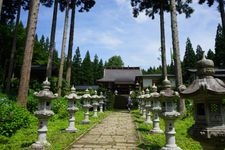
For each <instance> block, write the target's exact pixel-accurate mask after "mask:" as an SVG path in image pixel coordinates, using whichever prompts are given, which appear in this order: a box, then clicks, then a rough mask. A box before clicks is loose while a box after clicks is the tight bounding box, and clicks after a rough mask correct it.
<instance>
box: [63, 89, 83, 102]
mask: <svg viewBox="0 0 225 150" xmlns="http://www.w3.org/2000/svg"><path fill="white" fill-rule="evenodd" d="M65 98H67V99H68V100H79V99H81V96H78V95H77V94H76V89H75V87H74V86H72V88H71V93H70V94H69V95H66V96H65Z"/></svg>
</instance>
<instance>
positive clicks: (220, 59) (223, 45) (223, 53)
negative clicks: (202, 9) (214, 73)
mask: <svg viewBox="0 0 225 150" xmlns="http://www.w3.org/2000/svg"><path fill="white" fill-rule="evenodd" d="M224 37H225V36H224V35H223V29H222V27H221V25H220V24H219V25H218V26H217V32H216V39H215V60H214V63H215V66H216V67H224V66H225V59H224V58H225V42H224V41H225V39H224Z"/></svg>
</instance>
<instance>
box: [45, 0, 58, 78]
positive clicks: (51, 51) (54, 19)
mask: <svg viewBox="0 0 225 150" xmlns="http://www.w3.org/2000/svg"><path fill="white" fill-rule="evenodd" d="M57 13H58V0H55V2H54V10H53V16H52V28H51V38H50V47H49V54H48V64H47V69H46V76H47V77H48V78H51V76H52V61H53V54H54V49H55V31H56V22H57Z"/></svg>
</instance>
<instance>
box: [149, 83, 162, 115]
mask: <svg viewBox="0 0 225 150" xmlns="http://www.w3.org/2000/svg"><path fill="white" fill-rule="evenodd" d="M152 91H153V92H152V93H151V94H150V98H151V100H152V101H153V103H152V108H151V110H152V111H160V110H161V107H160V101H159V99H160V94H159V93H158V92H157V86H155V84H153V86H152Z"/></svg>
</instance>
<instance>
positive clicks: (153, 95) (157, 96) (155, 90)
mask: <svg viewBox="0 0 225 150" xmlns="http://www.w3.org/2000/svg"><path fill="white" fill-rule="evenodd" d="M152 91H153V92H152V93H151V98H152V99H155V98H159V96H160V94H159V93H158V92H157V86H155V84H153V86H152Z"/></svg>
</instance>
